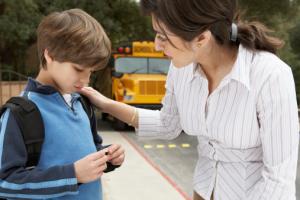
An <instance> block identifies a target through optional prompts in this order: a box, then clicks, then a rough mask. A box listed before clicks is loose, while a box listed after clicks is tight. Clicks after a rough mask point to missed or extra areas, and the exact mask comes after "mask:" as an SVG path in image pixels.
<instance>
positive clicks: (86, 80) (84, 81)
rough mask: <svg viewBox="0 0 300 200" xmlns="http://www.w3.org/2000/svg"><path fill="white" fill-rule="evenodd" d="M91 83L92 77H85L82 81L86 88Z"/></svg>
mask: <svg viewBox="0 0 300 200" xmlns="http://www.w3.org/2000/svg"><path fill="white" fill-rule="evenodd" d="M89 82H90V76H85V77H82V78H81V79H80V83H82V84H83V85H84V86H87V85H88V84H89Z"/></svg>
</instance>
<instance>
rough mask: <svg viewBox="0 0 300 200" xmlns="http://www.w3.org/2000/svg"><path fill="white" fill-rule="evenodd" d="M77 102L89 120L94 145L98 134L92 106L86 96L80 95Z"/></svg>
mask: <svg viewBox="0 0 300 200" xmlns="http://www.w3.org/2000/svg"><path fill="white" fill-rule="evenodd" d="M79 100H80V102H81V104H82V107H83V109H84V111H85V112H86V114H87V116H88V118H89V120H90V125H91V130H92V134H93V138H94V142H95V144H96V141H98V140H97V134H98V133H97V120H96V117H95V113H94V107H93V104H92V103H91V102H90V100H89V99H88V98H87V97H86V96H83V95H80V98H79Z"/></svg>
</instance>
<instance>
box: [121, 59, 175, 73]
mask: <svg viewBox="0 0 300 200" xmlns="http://www.w3.org/2000/svg"><path fill="white" fill-rule="evenodd" d="M169 65H170V60H169V59H167V58H140V57H121V58H117V59H116V61H115V69H116V72H121V73H127V74H167V73H168V70H169Z"/></svg>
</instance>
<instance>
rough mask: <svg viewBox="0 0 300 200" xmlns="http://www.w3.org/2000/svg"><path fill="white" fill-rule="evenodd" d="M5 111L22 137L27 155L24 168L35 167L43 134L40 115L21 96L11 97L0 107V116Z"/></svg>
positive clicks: (31, 103)
mask: <svg viewBox="0 0 300 200" xmlns="http://www.w3.org/2000/svg"><path fill="white" fill-rule="evenodd" d="M7 110H9V112H10V113H11V114H12V115H13V117H14V119H15V120H16V122H17V125H18V127H19V129H20V131H21V134H22V136H23V139H24V144H25V145H26V150H27V154H28V160H27V163H26V166H28V167H29V166H35V165H36V164H37V163H38V159H39V154H40V151H41V148H42V144H43V141H44V134H45V133H44V123H43V119H42V116H41V113H40V111H39V109H38V107H37V106H36V104H35V103H34V102H32V101H31V100H29V99H28V98H26V97H23V96H18V97H11V98H10V99H9V100H8V101H7V102H6V103H5V104H4V105H3V106H1V109H0V116H2V114H4V113H5V112H6V111H7ZM32 127H35V128H34V129H32Z"/></svg>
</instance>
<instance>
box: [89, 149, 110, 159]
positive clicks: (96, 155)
mask: <svg viewBox="0 0 300 200" xmlns="http://www.w3.org/2000/svg"><path fill="white" fill-rule="evenodd" d="M105 152H107V150H106V149H103V150H101V151H97V152H95V153H92V154H90V155H89V156H90V158H91V159H92V160H98V159H99V158H102V157H103V156H105Z"/></svg>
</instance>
